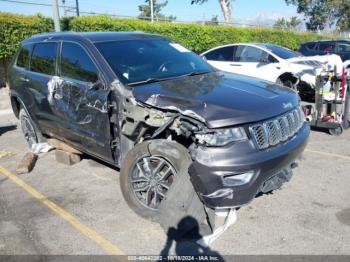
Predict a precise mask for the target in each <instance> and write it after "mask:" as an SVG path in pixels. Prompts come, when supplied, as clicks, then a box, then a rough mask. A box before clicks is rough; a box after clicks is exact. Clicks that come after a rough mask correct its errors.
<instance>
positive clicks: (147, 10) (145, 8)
mask: <svg viewBox="0 0 350 262" xmlns="http://www.w3.org/2000/svg"><path fill="white" fill-rule="evenodd" d="M167 4H168V1H165V2H163V3H158V1H157V0H153V14H154V18H155V19H156V20H167V21H173V20H176V17H175V16H173V15H170V16H165V15H163V14H162V13H161V11H162V9H163V8H164V7H165V6H167ZM138 7H139V11H140V12H141V13H140V14H139V18H140V19H147V20H149V19H150V18H151V1H150V0H145V4H144V5H139V6H138Z"/></svg>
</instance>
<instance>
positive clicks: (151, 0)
mask: <svg viewBox="0 0 350 262" xmlns="http://www.w3.org/2000/svg"><path fill="white" fill-rule="evenodd" d="M150 3H151V22H152V23H153V21H154V14H153V0H150Z"/></svg>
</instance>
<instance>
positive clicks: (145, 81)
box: [128, 71, 210, 86]
mask: <svg viewBox="0 0 350 262" xmlns="http://www.w3.org/2000/svg"><path fill="white" fill-rule="evenodd" d="M208 73H210V71H192V72H189V73H186V74H183V75H177V76H171V77H165V78H155V77H150V78H147V79H146V80H142V81H138V82H132V83H129V84H128V85H129V86H136V85H142V84H149V83H155V82H160V81H166V80H171V79H175V78H180V77H184V76H196V75H204V74H208Z"/></svg>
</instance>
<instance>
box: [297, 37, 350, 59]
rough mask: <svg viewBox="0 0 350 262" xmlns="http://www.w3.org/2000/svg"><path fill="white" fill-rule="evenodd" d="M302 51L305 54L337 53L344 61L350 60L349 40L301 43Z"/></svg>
mask: <svg viewBox="0 0 350 262" xmlns="http://www.w3.org/2000/svg"><path fill="white" fill-rule="evenodd" d="M299 52H300V53H302V54H303V55H304V56H315V55H325V54H336V55H339V56H340V57H341V59H342V60H343V62H345V61H347V60H350V41H349V40H330V41H313V42H307V43H304V44H302V45H301V47H300V50H299Z"/></svg>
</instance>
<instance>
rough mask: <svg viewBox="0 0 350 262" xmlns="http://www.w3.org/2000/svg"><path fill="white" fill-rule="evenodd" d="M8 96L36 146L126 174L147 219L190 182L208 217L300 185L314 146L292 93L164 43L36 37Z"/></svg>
mask: <svg viewBox="0 0 350 262" xmlns="http://www.w3.org/2000/svg"><path fill="white" fill-rule="evenodd" d="M9 86H10V95H11V102H12V108H13V112H14V114H15V115H16V116H17V117H18V118H19V119H20V123H21V126H22V130H23V133H24V137H25V139H26V140H27V142H28V144H29V146H32V145H33V144H35V143H38V142H42V141H44V140H45V138H47V137H55V138H57V139H59V140H62V141H64V142H65V143H67V144H69V145H71V146H72V147H74V148H76V149H78V150H80V151H82V152H85V153H87V154H90V155H92V156H94V157H96V158H99V159H101V160H103V161H105V162H107V163H109V164H112V165H114V166H116V167H120V185H121V190H122V193H123V195H124V197H125V200H126V202H127V203H128V204H129V206H130V207H131V208H132V209H133V210H134V211H135V212H136V213H137V214H139V215H141V216H144V217H147V218H154V217H157V216H159V212H160V209H161V204H162V203H164V202H166V201H168V199H167V198H166V196H167V193H168V191H169V190H171V189H172V187H174V186H175V185H176V182H177V181H178V177H179V176H180V175H182V176H183V175H186V176H189V177H190V179H191V183H192V184H193V188H194V190H195V192H196V193H197V195H198V196H199V198H200V200H201V201H202V203H203V204H204V205H205V206H207V207H208V208H212V209H218V208H219V209H220V208H221V209H223V208H231V207H238V206H242V205H245V204H247V203H249V202H250V201H251V200H252V199H253V198H254V197H255V196H256V195H257V194H259V193H261V192H268V191H271V190H274V189H276V188H278V187H280V186H281V184H282V182H285V181H288V180H289V179H290V176H291V174H292V167H294V166H295V165H294V163H295V161H296V159H297V158H298V157H299V155H300V154H301V152H302V151H303V150H304V148H305V146H306V143H307V139H308V136H309V125H308V124H307V123H306V122H305V121H304V115H303V112H302V109H301V106H300V101H299V97H298V95H297V94H296V93H295V92H294V91H292V90H290V89H287V88H284V87H281V86H278V85H275V84H273V83H270V82H266V81H261V80H257V79H255V78H250V77H245V76H240V75H234V74H228V73H223V72H220V71H217V70H215V69H214V68H212V67H211V66H210V65H209V64H208V63H207V62H206V61H204V60H203V59H202V58H201V57H200V56H198V55H196V54H194V53H192V52H190V51H189V50H187V49H186V48H185V47H183V46H181V45H179V44H178V43H175V42H173V41H171V40H169V39H167V38H165V37H162V36H159V35H151V34H144V33H127V32H125V33H122V32H119V33H116V32H110V33H72V32H66V33H49V34H41V35H36V36H33V37H31V38H29V39H26V40H25V41H23V42H22V44H21V46H20V48H19V50H18V52H17V55H16V56H15V58H14V60H13V62H12V64H11V66H10V81H9ZM180 186H181V185H180ZM184 193H186V192H182V193H181V194H184Z"/></svg>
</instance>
